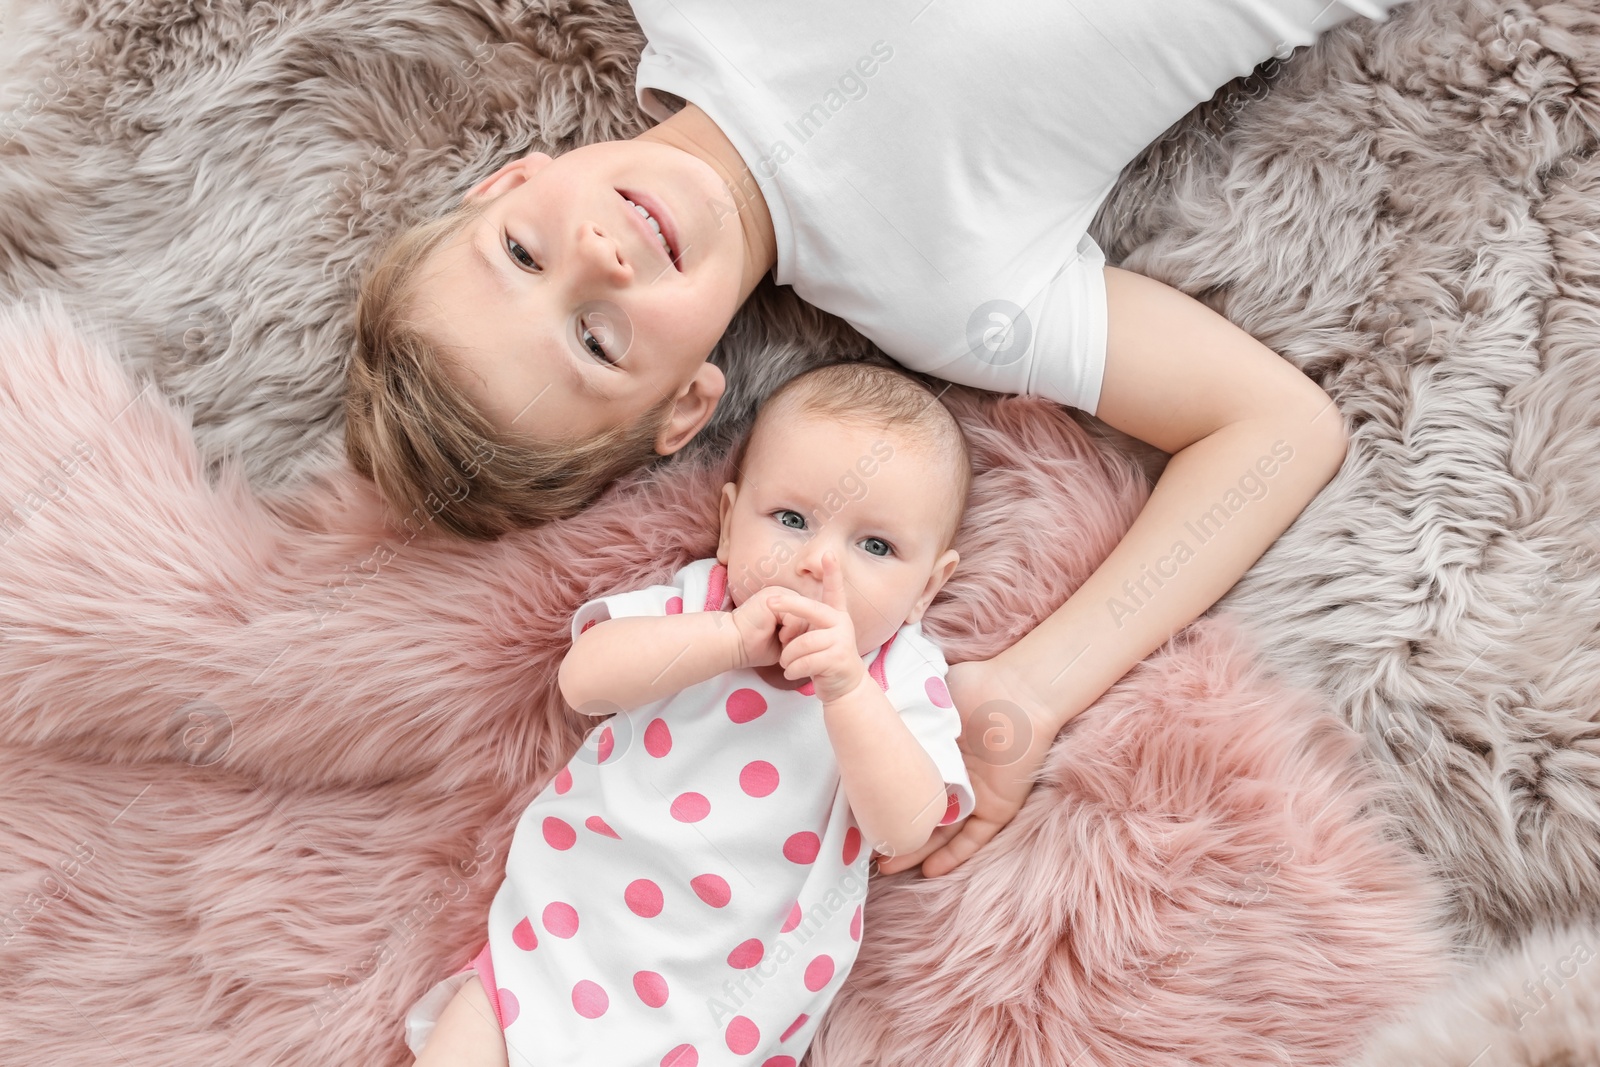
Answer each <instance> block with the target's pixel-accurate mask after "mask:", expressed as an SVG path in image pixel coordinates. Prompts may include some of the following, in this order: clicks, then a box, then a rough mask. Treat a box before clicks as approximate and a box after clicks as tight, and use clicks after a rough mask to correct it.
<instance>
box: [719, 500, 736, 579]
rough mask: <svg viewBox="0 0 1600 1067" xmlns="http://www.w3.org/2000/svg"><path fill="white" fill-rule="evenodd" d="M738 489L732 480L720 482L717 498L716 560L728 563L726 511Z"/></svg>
mask: <svg viewBox="0 0 1600 1067" xmlns="http://www.w3.org/2000/svg"><path fill="white" fill-rule="evenodd" d="M737 493H738V489H737V488H736V487H735V486H734V484H733V483H732V482H723V483H722V495H721V496H720V497H719V498H718V500H717V562H718V563H721V564H722V565H723V566H727V563H728V513H729V512H730V511H732V510H733V500H734V497H735V496H736V495H737Z"/></svg>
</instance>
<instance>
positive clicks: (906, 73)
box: [632, 0, 1401, 414]
mask: <svg viewBox="0 0 1600 1067" xmlns="http://www.w3.org/2000/svg"><path fill="white" fill-rule="evenodd" d="M1399 2H1401V0H1342V2H1341V0H1333V2H1331V3H1330V2H1327V0H984V2H983V3H966V2H962V0H868V2H862V0H807V2H806V3H793V2H777V0H633V2H632V7H633V11H634V14H635V15H636V16H637V17H638V20H639V24H640V26H641V28H642V29H643V30H644V33H645V36H646V38H647V39H648V43H647V45H646V46H645V49H644V52H643V54H642V55H641V57H640V60H639V68H638V81H637V89H636V92H637V94H638V100H639V104H640V106H641V108H642V109H643V110H644V111H645V112H646V113H647V114H649V115H651V116H652V117H654V118H656V119H657V120H661V119H665V118H666V117H667V116H668V115H669V114H670V113H671V112H670V110H669V109H668V107H667V106H666V104H665V103H664V102H663V101H661V100H660V99H659V98H658V97H656V96H655V95H654V93H653V90H662V91H665V92H668V93H672V94H674V95H676V96H679V97H681V98H683V99H685V100H688V101H689V102H691V103H693V104H695V105H697V106H698V107H699V108H700V109H701V110H703V111H705V112H706V114H707V115H708V116H709V117H710V118H711V119H712V121H713V122H715V123H716V124H717V126H718V127H719V128H720V129H721V130H722V131H723V132H724V133H725V134H726V136H727V137H728V139H729V141H730V142H732V144H733V145H734V147H735V148H736V149H737V150H738V152H739V154H740V156H741V157H742V158H743V159H744V160H745V162H746V164H747V165H748V166H749V167H750V170H751V173H752V174H753V175H754V176H755V178H756V180H757V182H758V183H759V184H760V186H761V191H762V195H763V196H764V197H765V198H766V201H767V205H768V207H769V209H770V210H771V213H772V222H773V229H774V232H775V234H776V237H777V265H776V267H775V268H774V271H773V280H774V281H776V282H777V283H778V284H780V285H789V286H792V287H793V288H794V291H795V292H796V293H797V294H799V295H800V296H801V297H803V298H804V299H806V300H807V301H809V302H810V303H812V304H814V305H816V306H817V307H819V308H822V309H823V310H825V311H828V312H831V313H833V314H835V315H838V316H839V317H841V318H843V319H844V320H846V321H847V322H849V323H850V324H851V325H853V326H854V327H855V328H856V329H857V330H859V331H860V332H861V333H862V334H864V335H865V336H866V337H868V338H869V339H871V340H872V341H873V342H874V343H876V344H877V345H878V347H880V348H881V349H883V351H885V352H886V353H888V354H889V355H890V356H891V357H893V358H894V359H895V360H897V361H899V362H900V363H901V364H903V365H904V366H906V367H909V368H911V369H913V370H917V371H922V372H925V373H928V374H932V375H935V376H937V377H940V378H943V379H945V380H947V381H952V382H957V383H959V384H962V385H970V386H978V387H982V388H985V389H994V390H998V391H1002V392H1009V393H1030V394H1037V395H1040V396H1045V397H1049V398H1051V399H1053V400H1056V401H1059V402H1060V403H1063V404H1068V405H1070V406H1072V407H1076V408H1080V409H1082V410H1084V411H1087V412H1089V413H1090V414H1093V413H1094V412H1095V411H1096V409H1097V407H1098V405H1099V398H1100V387H1101V381H1102V375H1103V371H1104V368H1105V359H1106V322H1107V311H1106V293H1105V279H1104V275H1103V270H1104V267H1105V255H1104V253H1103V252H1102V250H1101V249H1100V247H1099V245H1098V244H1096V243H1095V241H1094V240H1093V238H1091V237H1090V236H1089V235H1088V233H1087V227H1088V225H1089V222H1090V221H1091V220H1092V219H1093V217H1094V214H1095V212H1096V211H1097V210H1098V208H1099V207H1100V204H1101V202H1102V201H1104V199H1105V198H1106V196H1107V195H1108V194H1109V193H1110V192H1111V189H1112V187H1113V185H1114V184H1115V182H1116V180H1117V177H1118V176H1119V174H1120V173H1121V171H1122V168H1123V167H1124V166H1125V165H1126V164H1127V163H1128V162H1129V161H1130V160H1131V159H1133V158H1134V157H1135V156H1137V155H1138V154H1139V152H1140V151H1142V150H1143V149H1144V148H1145V147H1146V146H1147V145H1148V144H1150V143H1151V142H1152V141H1154V140H1155V139H1156V138H1157V137H1158V136H1160V135H1161V133H1162V132H1164V131H1165V130H1166V129H1167V128H1168V127H1170V126H1171V125H1172V124H1173V123H1174V122H1176V121H1177V120H1178V119H1180V118H1182V117H1183V116H1184V115H1185V114H1187V113H1188V112H1189V111H1190V110H1191V109H1192V108H1193V107H1194V106H1195V105H1196V104H1199V103H1201V102H1203V101H1205V100H1208V99H1210V98H1211V96H1212V94H1213V93H1215V91H1216V90H1217V89H1218V88H1219V87H1221V86H1222V85H1223V84H1225V83H1226V82H1228V81H1229V80H1231V79H1233V78H1235V77H1238V76H1241V75H1244V74H1248V73H1250V71H1251V70H1252V69H1254V68H1255V67H1256V65H1258V64H1260V63H1262V62H1265V61H1266V60H1267V59H1269V58H1270V57H1272V56H1273V55H1277V56H1280V57H1285V58H1286V57H1287V56H1288V55H1289V52H1290V50H1291V49H1292V48H1293V47H1295V46H1298V45H1305V44H1310V43H1311V42H1312V41H1313V40H1314V39H1315V37H1316V35H1317V33H1318V32H1320V31H1322V30H1325V29H1328V28H1329V27H1331V26H1334V25H1337V24H1338V23H1341V22H1344V21H1346V20H1348V19H1350V18H1352V17H1354V16H1356V15H1365V16H1367V17H1370V18H1375V19H1379V20H1382V19H1384V18H1386V17H1387V13H1388V11H1389V9H1390V8H1392V7H1395V6H1396V5H1397V4H1398V3H1399ZM724 210H726V209H724Z"/></svg>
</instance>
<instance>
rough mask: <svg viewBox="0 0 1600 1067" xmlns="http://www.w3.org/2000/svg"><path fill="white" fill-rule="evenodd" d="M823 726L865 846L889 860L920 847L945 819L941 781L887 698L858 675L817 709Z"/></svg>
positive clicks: (871, 683)
mask: <svg viewBox="0 0 1600 1067" xmlns="http://www.w3.org/2000/svg"><path fill="white" fill-rule="evenodd" d="M822 721H823V723H824V724H825V725H826V726H827V728H828V737H829V739H830V740H831V741H832V743H833V751H834V754H835V755H836V757H837V758H838V761H839V777H840V778H841V779H842V780H843V782H844V792H845V796H846V797H848V798H849V800H850V810H851V812H853V813H854V814H855V817H856V822H857V823H858V824H860V826H861V832H862V833H863V834H864V835H866V838H867V842H868V844H869V845H870V847H871V848H872V849H874V850H875V851H877V852H881V853H883V854H885V855H888V856H898V855H900V854H902V853H905V852H911V851H913V850H915V849H918V848H921V847H922V846H923V844H925V843H926V842H927V840H928V838H929V836H931V835H932V833H933V828H934V827H935V826H937V825H938V823H939V820H940V819H941V818H943V817H944V813H945V806H946V803H947V798H946V795H945V785H944V777H943V776H942V775H941V774H940V773H939V768H938V767H937V766H936V765H935V764H934V762H933V757H932V756H930V755H928V752H927V749H925V748H923V747H922V745H921V743H920V742H918V741H917V739H916V737H915V736H913V735H912V733H911V730H910V728H909V727H907V726H906V724H905V721H904V720H902V719H901V718H900V713H899V712H898V711H896V710H895V707H894V705H893V704H891V703H889V697H888V694H886V693H885V692H884V691H883V689H882V688H880V687H879V686H878V684H877V683H876V682H874V681H873V680H872V678H871V677H870V676H867V675H865V674H863V676H862V679H861V682H860V684H858V685H857V686H856V687H855V688H854V689H852V690H850V692H848V693H846V694H845V695H844V696H842V697H840V698H839V699H837V700H834V701H831V702H828V703H824V704H823V705H822Z"/></svg>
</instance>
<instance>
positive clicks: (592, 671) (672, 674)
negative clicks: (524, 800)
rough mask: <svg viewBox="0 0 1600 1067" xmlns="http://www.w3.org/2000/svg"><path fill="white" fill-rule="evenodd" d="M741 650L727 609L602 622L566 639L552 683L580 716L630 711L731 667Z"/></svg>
mask: <svg viewBox="0 0 1600 1067" xmlns="http://www.w3.org/2000/svg"><path fill="white" fill-rule="evenodd" d="M742 645H743V643H742V641H741V640H740V637H739V630H738V627H736V626H735V625H734V623H733V615H732V613H731V612H727V611H696V612H688V613H686V614H682V615H629V616H625V617H623V618H614V619H607V620H605V621H604V622H600V623H596V624H595V625H593V626H591V627H589V628H588V629H587V630H585V631H583V633H581V634H579V635H578V637H577V640H575V641H573V643H572V648H571V649H569V650H568V651H567V654H566V656H565V657H564V658H563V659H562V660H561V669H560V670H559V671H558V672H557V675H556V683H557V685H559V686H560V688H561V696H562V697H563V698H564V699H565V700H566V702H567V703H568V704H570V705H572V706H573V707H574V708H577V709H578V710H580V711H585V712H587V713H588V714H591V715H608V714H610V713H611V712H613V711H617V710H621V711H630V710H632V709H633V708H637V707H639V706H641V705H644V704H649V703H651V702H652V701H656V700H660V699H661V698H662V697H665V696H670V695H671V694H673V693H676V692H678V691H679V690H683V689H687V688H689V687H690V686H692V685H698V684H700V683H701V682H703V681H705V680H706V679H707V678H710V677H712V676H714V675H718V674H722V673H723V672H725V671H729V670H732V669H733V668H735V667H737V666H739V665H740V662H739V661H740V658H741V653H742ZM585 705H590V706H588V707H586V706H585Z"/></svg>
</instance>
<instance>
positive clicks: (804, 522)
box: [777, 508, 806, 530]
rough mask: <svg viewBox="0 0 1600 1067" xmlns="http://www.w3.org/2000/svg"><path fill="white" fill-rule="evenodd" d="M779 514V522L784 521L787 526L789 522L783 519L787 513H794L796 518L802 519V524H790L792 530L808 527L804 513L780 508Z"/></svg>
mask: <svg viewBox="0 0 1600 1067" xmlns="http://www.w3.org/2000/svg"><path fill="white" fill-rule="evenodd" d="M777 515H778V516H779V518H778V521H779V522H783V524H784V525H785V526H789V524H788V523H787V522H784V521H783V518H782V517H783V516H785V515H793V516H794V517H795V518H797V519H799V520H800V525H799V526H789V529H791V530H804V529H805V528H806V518H805V516H804V515H802V514H800V513H799V512H798V511H790V510H789V509H787V508H780V509H779V510H778V512H777Z"/></svg>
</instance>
